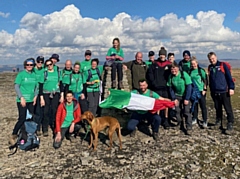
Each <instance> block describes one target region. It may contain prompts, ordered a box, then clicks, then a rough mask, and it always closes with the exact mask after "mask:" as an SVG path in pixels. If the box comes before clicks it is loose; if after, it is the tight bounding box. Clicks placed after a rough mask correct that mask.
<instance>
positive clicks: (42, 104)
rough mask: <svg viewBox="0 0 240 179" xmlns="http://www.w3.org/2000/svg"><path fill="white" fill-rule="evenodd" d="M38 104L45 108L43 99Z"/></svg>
mask: <svg viewBox="0 0 240 179" xmlns="http://www.w3.org/2000/svg"><path fill="white" fill-rule="evenodd" d="M40 103H41V107H43V106H45V101H44V99H41V100H40Z"/></svg>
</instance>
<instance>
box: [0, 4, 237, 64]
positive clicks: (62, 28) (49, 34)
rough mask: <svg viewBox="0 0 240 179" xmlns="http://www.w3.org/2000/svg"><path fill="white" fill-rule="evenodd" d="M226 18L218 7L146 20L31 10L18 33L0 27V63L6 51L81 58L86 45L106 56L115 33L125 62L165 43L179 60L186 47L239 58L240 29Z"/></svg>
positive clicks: (14, 56) (202, 54) (15, 55)
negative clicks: (214, 9)
mask: <svg viewBox="0 0 240 179" xmlns="http://www.w3.org/2000/svg"><path fill="white" fill-rule="evenodd" d="M224 18H225V14H218V13H217V12H215V11H208V12H203V11H200V12H198V13H197V14H196V15H188V16H186V17H185V18H179V17H178V16H177V15H176V14H174V13H169V14H166V15H164V16H162V17H161V18H160V19H156V18H153V17H148V18H146V19H141V18H136V17H131V16H130V15H129V14H126V13H124V12H122V13H119V14H117V15H116V16H115V17H114V18H113V19H108V18H99V19H93V18H88V17H82V16H81V14H80V10H79V9H78V8H76V7H75V6H74V5H68V6H66V7H65V8H64V9H62V10H61V11H57V12H53V13H51V14H47V15H45V16H42V15H40V14H36V13H33V12H28V13H27V14H26V15H25V16H24V17H23V18H22V19H21V21H20V27H19V29H17V30H16V31H15V33H14V34H9V33H7V32H6V31H0V47H1V48H2V49H4V50H2V51H0V61H1V60H3V57H4V58H5V56H4V54H12V56H9V58H11V59H15V60H19V59H21V60H22V59H25V58H28V57H31V56H34V57H36V56H38V55H43V56H45V57H46V58H47V57H49V56H50V55H51V54H52V53H59V55H60V57H61V59H62V60H63V61H64V60H65V59H67V58H70V59H75V60H81V59H83V54H84V51H85V50H86V49H91V50H92V51H93V54H94V55H95V56H99V57H100V59H101V60H104V56H105V54H106V52H107V50H108V48H109V47H111V44H112V39H113V38H114V37H119V38H120V41H121V46H122V48H123V50H124V53H125V56H126V60H131V59H133V58H134V55H135V53H136V52H137V51H142V52H144V53H145V54H147V52H148V51H149V50H154V51H155V52H156V54H158V50H159V48H160V47H161V46H165V47H166V48H167V49H168V52H170V51H171V52H175V53H176V54H177V56H178V58H181V54H182V51H183V50H185V49H188V50H190V51H191V52H192V54H194V55H197V57H198V58H199V57H204V58H205V57H206V54H207V53H208V52H209V51H210V50H213V51H216V52H217V53H220V54H224V55H227V54H231V53H234V54H235V55H236V56H237V55H238V56H239V54H237V53H239V51H240V44H239V41H240V33H239V32H234V31H232V30H231V29H229V28H228V27H225V26H224V25H223V22H224ZM13 49H14V53H12V51H13ZM236 51H238V52H237V53H235V52H236ZM226 53H227V54H226ZM198 55H199V56H198ZM19 57H20V58H19ZM145 57H146V55H145ZM6 58H8V57H6ZM16 62H17V63H21V62H20V61H16Z"/></svg>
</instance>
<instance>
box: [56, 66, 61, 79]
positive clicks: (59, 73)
mask: <svg viewBox="0 0 240 179" xmlns="http://www.w3.org/2000/svg"><path fill="white" fill-rule="evenodd" d="M56 67H57V72H58V81H60V76H61V72H60V70H59V66H56Z"/></svg>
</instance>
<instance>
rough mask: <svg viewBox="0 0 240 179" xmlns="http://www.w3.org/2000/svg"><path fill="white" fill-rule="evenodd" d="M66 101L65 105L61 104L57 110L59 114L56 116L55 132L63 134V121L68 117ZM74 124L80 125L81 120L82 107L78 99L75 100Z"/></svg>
mask: <svg viewBox="0 0 240 179" xmlns="http://www.w3.org/2000/svg"><path fill="white" fill-rule="evenodd" d="M66 103H67V102H66V101H64V102H63V103H60V104H59V106H58V109H57V114H56V127H55V132H56V133H57V132H61V126H62V124H63V121H64V119H65V117H66V115H67V110H66ZM73 109H74V112H73V117H74V120H73V123H75V124H76V123H78V122H79V121H80V120H81V110H80V106H79V104H78V102H77V100H76V99H73Z"/></svg>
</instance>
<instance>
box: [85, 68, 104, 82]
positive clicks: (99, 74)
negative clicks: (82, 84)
mask: <svg viewBox="0 0 240 179" xmlns="http://www.w3.org/2000/svg"><path fill="white" fill-rule="evenodd" d="M96 71H97V74H98V78H99V80H100V81H102V77H101V73H100V70H99V69H98V68H96ZM91 78H92V72H91V69H89V70H88V78H87V81H89V80H90V79H91Z"/></svg>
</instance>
